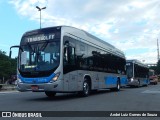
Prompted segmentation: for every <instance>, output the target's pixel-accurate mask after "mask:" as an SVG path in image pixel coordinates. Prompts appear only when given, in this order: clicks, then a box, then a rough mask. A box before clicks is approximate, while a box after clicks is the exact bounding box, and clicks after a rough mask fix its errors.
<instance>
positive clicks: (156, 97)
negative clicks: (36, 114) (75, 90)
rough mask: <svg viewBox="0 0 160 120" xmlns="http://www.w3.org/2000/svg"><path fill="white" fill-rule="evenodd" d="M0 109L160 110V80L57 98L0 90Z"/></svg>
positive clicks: (150, 119)
mask: <svg viewBox="0 0 160 120" xmlns="http://www.w3.org/2000/svg"><path fill="white" fill-rule="evenodd" d="M0 111H160V83H159V85H149V86H148V87H140V88H128V87H127V88H122V89H121V91H120V92H111V91H109V90H102V91H98V92H96V93H92V94H91V95H90V96H89V97H79V96H77V95H76V94H57V96H56V97H55V98H54V99H49V98H48V97H46V95H45V94H44V93H41V92H36V93H35V92H16V91H13V92H7V91H6V92H0ZM136 118H137V117H136ZM0 119H1V118H0ZM10 119H11V118H10ZM12 119H15V118H12ZM16 119H17V118H16ZM23 119H26V118H23ZM38 119H40V118H37V120H38ZM42 119H45V120H46V119H52V120H82V119H83V120H102V119H104V120H108V119H114V120H117V117H109V118H107V117H93V118H91V117H53V118H42ZM118 119H119V120H120V119H123V120H128V119H133V120H134V119H135V117H132V118H129V117H125V118H123V117H120V118H118ZM139 119H147V120H154V119H159V118H156V117H147V118H144V117H143V118H142V117H141V118H139Z"/></svg>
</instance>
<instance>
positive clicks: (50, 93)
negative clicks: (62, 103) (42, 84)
mask: <svg viewBox="0 0 160 120" xmlns="http://www.w3.org/2000/svg"><path fill="white" fill-rule="evenodd" d="M45 94H46V95H47V96H48V97H49V98H53V97H55V95H56V92H53V91H45Z"/></svg>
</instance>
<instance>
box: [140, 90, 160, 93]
mask: <svg viewBox="0 0 160 120" xmlns="http://www.w3.org/2000/svg"><path fill="white" fill-rule="evenodd" d="M142 93H160V91H159V90H145V91H143V92H142Z"/></svg>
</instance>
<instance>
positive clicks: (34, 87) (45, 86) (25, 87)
mask: <svg viewBox="0 0 160 120" xmlns="http://www.w3.org/2000/svg"><path fill="white" fill-rule="evenodd" d="M17 90H18V91H21V92H25V91H33V92H44V91H61V89H60V86H59V85H58V83H56V82H55V83H39V84H28V83H18V84H17Z"/></svg>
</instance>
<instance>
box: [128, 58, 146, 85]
mask: <svg viewBox="0 0 160 120" xmlns="http://www.w3.org/2000/svg"><path fill="white" fill-rule="evenodd" d="M126 71H127V78H128V86H134V87H140V86H148V84H149V68H148V66H147V65H145V64H143V63H141V62H140V61H138V60H136V59H133V60H127V63H126Z"/></svg>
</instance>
